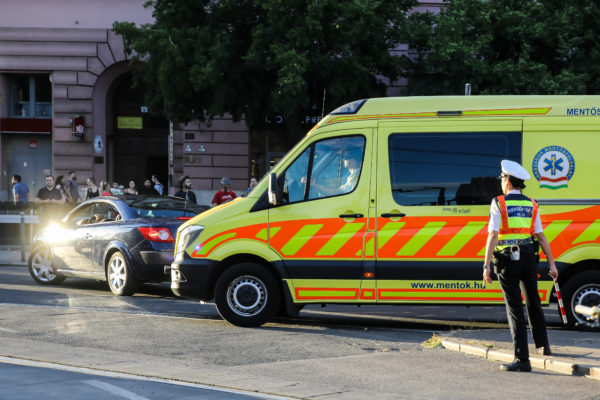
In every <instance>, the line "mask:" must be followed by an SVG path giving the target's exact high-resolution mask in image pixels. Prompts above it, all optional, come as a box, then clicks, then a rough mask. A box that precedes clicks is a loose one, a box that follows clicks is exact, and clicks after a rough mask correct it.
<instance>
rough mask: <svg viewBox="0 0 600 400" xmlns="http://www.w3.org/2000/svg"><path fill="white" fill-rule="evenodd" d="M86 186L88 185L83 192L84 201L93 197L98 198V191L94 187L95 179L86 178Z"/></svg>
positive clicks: (91, 177) (96, 187)
mask: <svg viewBox="0 0 600 400" xmlns="http://www.w3.org/2000/svg"><path fill="white" fill-rule="evenodd" d="M87 185H88V188H87V190H86V191H85V199H86V200H89V199H93V198H94V197H98V196H100V189H99V188H98V186H96V178H94V177H93V176H90V177H89V178H87Z"/></svg>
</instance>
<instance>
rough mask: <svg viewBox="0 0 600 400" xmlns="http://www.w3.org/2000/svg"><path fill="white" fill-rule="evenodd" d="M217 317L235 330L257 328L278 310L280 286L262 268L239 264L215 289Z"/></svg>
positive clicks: (227, 271)
mask: <svg viewBox="0 0 600 400" xmlns="http://www.w3.org/2000/svg"><path fill="white" fill-rule="evenodd" d="M215 304H216V305H217V310H218V311H219V314H221V316H222V317H223V318H224V319H225V320H227V321H228V322H230V323H232V324H233V325H237V326H245V327H250V326H260V325H262V324H264V323H265V322H268V321H269V320H271V319H272V318H273V317H274V316H275V314H276V313H277V311H278V310H279V308H280V304H281V285H280V283H279V282H278V280H277V278H276V277H275V276H274V275H273V274H272V273H271V272H270V271H269V270H268V269H267V268H265V267H263V266H262V265H259V264H254V263H242V264H237V265H234V266H233V267H231V268H229V269H227V270H226V271H225V272H224V273H223V274H222V275H221V276H220V277H219V279H218V280H217V283H216V285H215Z"/></svg>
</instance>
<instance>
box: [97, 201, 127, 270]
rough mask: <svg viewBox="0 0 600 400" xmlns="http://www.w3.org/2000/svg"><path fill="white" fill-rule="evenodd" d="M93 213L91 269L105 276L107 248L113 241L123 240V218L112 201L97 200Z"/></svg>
mask: <svg viewBox="0 0 600 400" xmlns="http://www.w3.org/2000/svg"><path fill="white" fill-rule="evenodd" d="M93 215H94V216H95V218H96V219H95V221H94V224H93V230H92V235H93V237H92V247H93V258H92V263H91V271H92V273H94V274H98V275H100V276H103V275H104V274H105V265H104V255H105V253H106V249H107V247H108V245H109V244H110V243H111V242H112V241H114V240H117V241H119V240H121V238H120V233H121V230H122V226H123V223H122V222H123V220H122V218H121V214H120V213H119V211H118V209H117V207H115V205H114V204H111V203H110V202H104V201H97V202H95V203H94V209H93Z"/></svg>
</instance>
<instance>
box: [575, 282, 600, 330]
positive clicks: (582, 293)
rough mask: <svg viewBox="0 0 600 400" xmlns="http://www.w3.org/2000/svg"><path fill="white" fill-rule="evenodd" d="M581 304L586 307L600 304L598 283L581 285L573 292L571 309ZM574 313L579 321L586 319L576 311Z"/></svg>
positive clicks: (599, 286)
mask: <svg viewBox="0 0 600 400" xmlns="http://www.w3.org/2000/svg"><path fill="white" fill-rule="evenodd" d="M578 304H581V305H584V306H587V307H594V306H597V305H598V304H600V285H597V284H590V285H585V286H582V287H581V288H580V289H579V290H577V291H576V292H575V294H574V295H573V301H572V309H573V310H575V306H576V305H578ZM574 314H575V318H577V320H578V321H579V322H585V321H586V319H585V317H583V316H580V315H579V314H577V313H574Z"/></svg>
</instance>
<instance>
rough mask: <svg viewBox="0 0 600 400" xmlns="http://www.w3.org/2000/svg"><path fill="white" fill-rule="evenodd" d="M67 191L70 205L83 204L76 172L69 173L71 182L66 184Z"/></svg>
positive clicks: (68, 181)
mask: <svg viewBox="0 0 600 400" xmlns="http://www.w3.org/2000/svg"><path fill="white" fill-rule="evenodd" d="M64 187H65V189H66V190H68V191H69V197H68V198H67V201H68V202H69V203H70V204H77V203H79V202H81V196H79V185H78V184H77V174H76V173H75V171H69V180H67V182H65V185H64Z"/></svg>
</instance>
